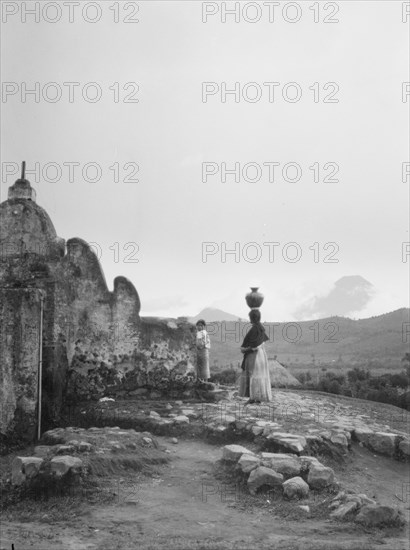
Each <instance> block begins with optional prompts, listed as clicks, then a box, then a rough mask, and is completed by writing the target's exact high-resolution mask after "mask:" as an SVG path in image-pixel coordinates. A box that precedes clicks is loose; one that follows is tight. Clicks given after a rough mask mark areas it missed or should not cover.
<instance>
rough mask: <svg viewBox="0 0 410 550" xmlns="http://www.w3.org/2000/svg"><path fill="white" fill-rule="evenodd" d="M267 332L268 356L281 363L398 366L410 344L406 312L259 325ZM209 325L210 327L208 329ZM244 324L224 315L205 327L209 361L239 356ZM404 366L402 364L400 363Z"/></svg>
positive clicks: (223, 361) (229, 360) (232, 359)
mask: <svg viewBox="0 0 410 550" xmlns="http://www.w3.org/2000/svg"><path fill="white" fill-rule="evenodd" d="M263 325H264V327H265V329H266V332H267V334H268V336H269V341H268V342H266V352H267V354H268V357H270V358H274V357H275V356H277V359H278V361H280V362H281V363H284V364H286V365H294V366H299V365H300V366H302V365H316V366H317V365H319V364H320V363H322V364H323V363H326V364H331V363H333V364H334V365H335V367H338V366H343V365H345V366H347V365H354V364H358V365H365V364H367V363H374V364H375V365H378V366H379V367H383V366H385V367H386V368H389V367H390V366H392V365H395V366H397V367H400V366H403V363H402V362H401V359H402V358H403V356H404V354H405V353H406V352H408V351H409V347H410V310H409V309H408V308H402V309H398V310H396V311H392V312H390V313H385V314H383V315H378V316H376V317H370V318H368V319H358V320H353V319H349V318H347V317H338V316H335V317H327V318H326V319H317V320H313V321H302V322H289V323H271V322H264V323H263ZM210 328H211V327H210ZM248 328H249V324H248V323H246V322H245V321H244V322H234V321H226V320H225V319H223V320H222V321H220V322H218V324H217V325H216V326H213V327H212V330H210V331H209V333H210V338H211V357H210V359H211V365H212V364H213V363H214V362H215V360H217V362H218V364H219V365H221V366H222V365H227V364H228V365H229V364H230V363H234V364H236V363H237V361H240V360H241V359H242V355H241V353H240V345H241V342H242V340H243V338H244V336H245V334H246V331H247V329H248ZM403 368H404V367H403Z"/></svg>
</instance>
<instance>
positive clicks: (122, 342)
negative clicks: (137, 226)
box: [0, 182, 195, 434]
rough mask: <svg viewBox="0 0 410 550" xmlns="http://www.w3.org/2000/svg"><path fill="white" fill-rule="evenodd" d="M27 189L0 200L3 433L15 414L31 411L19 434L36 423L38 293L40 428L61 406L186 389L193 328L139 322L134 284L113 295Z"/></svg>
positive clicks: (121, 283)
mask: <svg viewBox="0 0 410 550" xmlns="http://www.w3.org/2000/svg"><path fill="white" fill-rule="evenodd" d="M22 185H23V184H22ZM24 193H25V196H26V198H11V199H10V200H8V201H6V202H3V203H1V204H0V290H1V291H2V292H1V293H0V300H1V303H0V310H1V315H2V317H1V319H0V322H1V326H2V334H1V336H2V338H1V342H2V344H1V348H0V368H1V379H0V386H1V388H0V392H1V395H2V397H3V398H4V399H5V400H3V402H4V403H5V405H4V406H3V409H4V411H5V412H4V413H2V421H1V422H2V424H1V433H3V434H4V433H5V432H7V431H8V430H9V428H13V427H14V426H15V425H16V420H15V417H16V415H17V416H18V415H20V416H21V418H23V416H24V415H28V416H27V419H28V420H27V422H26V428H27V430H25V431H30V430H31V427H32V426H33V425H34V423H35V422H34V421H35V400H36V395H37V393H36V392H37V389H36V388H37V379H36V377H35V376H34V373H36V372H37V368H38V350H39V342H38V339H39V332H38V326H37V325H34V323H38V319H39V317H38V315H39V313H38V303H37V302H34V303H33V304H32V303H31V302H30V300H32V299H34V298H29V297H30V296H39V292H38V291H41V293H42V295H43V296H44V325H43V334H42V350H43V378H42V389H43V400H42V410H43V419H42V420H43V424H44V426H45V427H48V426H50V425H51V424H53V423H55V422H57V421H58V418H59V415H60V412H61V409H62V406H63V405H64V403H70V402H71V403H72V402H75V401H78V400H83V399H98V398H99V397H102V396H106V395H110V396H117V397H126V396H135V395H138V393H141V391H143V392H145V391H151V392H153V391H154V392H157V394H159V392H165V393H169V392H173V393H174V394H180V393H182V392H184V391H187V390H189V388H190V387H191V386H192V385H193V381H194V362H195V338H194V327H193V326H192V325H190V324H188V323H186V322H184V321H183V320H176V321H175V320H173V319H156V318H145V319H143V318H140V314H139V313H140V307H141V305H140V299H139V296H138V293H137V291H136V289H135V288H134V286H133V285H132V283H131V282H130V281H128V280H127V279H126V278H125V277H117V278H116V279H115V280H114V290H113V291H112V292H110V291H109V290H108V287H107V284H106V281H105V277H104V274H103V271H102V269H101V265H100V263H99V261H98V258H97V256H96V254H95V253H94V251H93V250H92V249H91V248H90V246H89V245H88V244H87V243H86V242H85V241H83V240H81V239H78V238H75V239H70V240H69V241H67V247H66V246H65V242H64V240H63V239H60V238H59V237H58V236H57V234H56V231H55V229H54V226H53V224H52V222H51V220H50V218H49V217H48V215H47V213H46V212H45V211H44V210H43V209H42V208H41V207H39V206H38V205H37V204H36V203H35V202H33V201H32V200H31V199H28V198H27V197H28V196H33V195H32V193H31V191H30V189H29V184H28V182H26V183H24ZM37 299H38V298H37ZM18 324H21V326H22V328H21V330H20V332H19V330H18V329H17V325H18ZM36 327H37V328H36ZM35 338H37V343H36V341H35ZM21 411H24V415H21ZM21 429H22V428H21ZM19 430H20V428H19Z"/></svg>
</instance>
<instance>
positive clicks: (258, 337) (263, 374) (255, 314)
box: [239, 309, 272, 404]
mask: <svg viewBox="0 0 410 550" xmlns="http://www.w3.org/2000/svg"><path fill="white" fill-rule="evenodd" d="M249 320H250V322H251V323H252V327H251V328H250V330H249V332H248V333H247V335H246V336H245V338H244V341H243V343H242V346H241V352H242V353H243V361H242V375H241V377H240V380H239V395H240V396H241V397H249V401H248V403H247V404H251V403H260V402H261V401H272V389H271V385H270V376H269V367H268V358H267V355H266V351H265V342H266V340H269V338H268V336H267V335H266V332H265V328H264V327H263V325H262V323H261V312H260V311H259V309H252V310H251V311H250V312H249Z"/></svg>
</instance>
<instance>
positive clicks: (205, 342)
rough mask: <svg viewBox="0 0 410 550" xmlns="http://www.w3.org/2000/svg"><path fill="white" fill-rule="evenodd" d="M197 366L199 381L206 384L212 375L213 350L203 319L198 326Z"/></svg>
mask: <svg viewBox="0 0 410 550" xmlns="http://www.w3.org/2000/svg"><path fill="white" fill-rule="evenodd" d="M196 329H197V333H196V364H197V377H198V380H201V381H204V382H206V381H207V380H208V379H209V378H210V377H211V373H210V370H209V350H210V349H211V341H210V339H209V335H208V333H207V332H206V323H205V321H204V320H203V319H199V321H198V322H197V324H196Z"/></svg>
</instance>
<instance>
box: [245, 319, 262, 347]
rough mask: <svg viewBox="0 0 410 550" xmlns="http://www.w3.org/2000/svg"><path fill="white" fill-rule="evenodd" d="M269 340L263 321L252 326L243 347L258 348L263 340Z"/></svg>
mask: <svg viewBox="0 0 410 550" xmlns="http://www.w3.org/2000/svg"><path fill="white" fill-rule="evenodd" d="M266 340H269V338H268V336H267V334H266V332H265V328H264V326H263V325H262V323H255V324H254V325H252V327H251V328H250V330H249V332H248V334H247V335H246V336H245V338H244V340H243V343H242V346H241V347H243V348H257V347H258V346H260V345H261V344H263V342H266Z"/></svg>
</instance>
